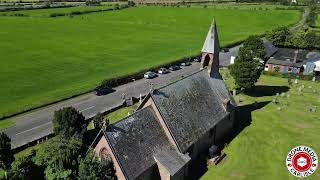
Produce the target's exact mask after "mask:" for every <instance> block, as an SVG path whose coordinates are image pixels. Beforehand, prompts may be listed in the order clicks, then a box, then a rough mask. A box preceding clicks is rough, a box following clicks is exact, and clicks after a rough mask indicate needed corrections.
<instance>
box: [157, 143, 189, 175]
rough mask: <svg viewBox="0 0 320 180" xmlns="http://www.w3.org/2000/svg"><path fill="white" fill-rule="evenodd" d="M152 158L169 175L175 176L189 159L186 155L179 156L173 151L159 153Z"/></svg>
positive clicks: (167, 150)
mask: <svg viewBox="0 0 320 180" xmlns="http://www.w3.org/2000/svg"><path fill="white" fill-rule="evenodd" d="M154 158H155V159H156V160H158V161H159V162H160V163H161V164H162V165H163V166H164V167H165V168H166V169H167V170H168V171H169V173H170V175H174V174H176V173H177V172H178V171H179V170H180V169H181V168H182V167H183V166H184V165H185V164H186V163H188V162H189V161H190V159H191V158H190V157H189V156H188V155H184V154H181V153H180V152H177V151H176V150H174V149H165V150H163V151H160V152H158V153H157V154H155V156H154Z"/></svg>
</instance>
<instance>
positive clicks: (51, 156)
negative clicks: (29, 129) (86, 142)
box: [35, 136, 82, 179]
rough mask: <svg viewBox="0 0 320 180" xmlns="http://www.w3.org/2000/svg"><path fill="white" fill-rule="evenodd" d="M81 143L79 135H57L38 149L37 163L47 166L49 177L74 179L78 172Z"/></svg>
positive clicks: (46, 173)
mask: <svg viewBox="0 0 320 180" xmlns="http://www.w3.org/2000/svg"><path fill="white" fill-rule="evenodd" d="M81 145H82V142H81V139H79V138H77V137H71V138H68V139H66V138H64V137H61V136H56V137H54V138H52V139H50V140H49V141H48V142H46V143H45V144H44V145H43V146H42V147H41V148H40V149H39V150H38V151H37V154H36V157H35V163H36V164H37V165H39V166H43V167H45V175H46V177H47V178H48V179H73V178H75V177H76V174H77V167H78V166H77V165H78V156H79V155H80V152H81Z"/></svg>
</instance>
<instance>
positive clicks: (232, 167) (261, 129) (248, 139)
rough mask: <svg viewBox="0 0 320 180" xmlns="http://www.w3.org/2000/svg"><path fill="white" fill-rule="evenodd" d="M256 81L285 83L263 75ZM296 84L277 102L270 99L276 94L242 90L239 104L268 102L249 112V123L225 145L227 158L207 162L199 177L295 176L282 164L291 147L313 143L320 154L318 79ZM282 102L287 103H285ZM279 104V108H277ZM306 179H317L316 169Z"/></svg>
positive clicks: (263, 83)
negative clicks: (300, 91) (252, 93)
mask: <svg viewBox="0 0 320 180" xmlns="http://www.w3.org/2000/svg"><path fill="white" fill-rule="evenodd" d="M228 81H229V80H228ZM229 82H232V81H229ZM258 84H259V85H264V86H288V83H287V79H285V78H279V77H272V76H265V75H263V76H262V77H261V78H260V80H259V82H258ZM302 84H303V85H304V86H305V88H304V93H303V95H302V96H299V95H298V86H301V85H302ZM298 86H293V87H291V88H290V90H289V91H288V92H287V94H289V95H290V96H289V98H286V97H281V96H280V97H279V98H278V100H279V102H280V103H279V104H273V103H271V102H270V101H272V98H273V97H275V96H264V95H262V94H260V95H261V96H260V97H251V96H247V95H242V94H241V95H240V100H241V101H242V102H241V103H240V104H239V106H240V108H241V106H242V107H243V106H245V105H248V104H252V103H253V102H254V101H257V102H269V103H267V104H266V105H265V106H264V107H262V108H261V109H257V110H254V111H253V112H252V113H251V115H252V121H251V125H249V126H247V127H246V128H245V129H244V130H243V131H242V132H241V133H240V134H239V135H238V136H237V137H236V138H235V139H234V140H233V141H232V142H231V143H230V144H229V146H228V147H227V148H225V150H224V151H225V152H226V154H227V156H226V158H225V159H223V160H222V161H221V163H220V164H219V165H218V166H212V165H209V166H208V168H209V170H208V171H207V172H206V173H205V174H204V175H203V177H202V178H201V179H203V180H211V179H236V180H241V179H246V180H249V179H252V180H258V179H279V180H282V179H297V178H295V177H294V176H293V175H291V174H290V173H289V172H288V170H287V167H286V165H285V159H286V156H287V154H288V152H289V151H290V150H291V149H292V148H293V147H295V146H298V145H306V146H309V147H312V148H313V149H314V150H315V151H316V152H317V153H318V157H320V146H319V139H320V110H319V108H320V106H319V105H320V94H319V92H320V83H319V82H317V83H315V82H311V81H301V82H300V84H299V85H298ZM308 86H311V87H312V89H317V92H318V93H316V94H314V93H312V91H311V89H309V88H308ZM276 88H277V87H274V88H273V89H276ZM269 90H270V89H269ZM264 93H268V92H267V91H265V92H264ZM285 104H288V106H287V107H284V106H285ZM310 106H317V111H316V112H309V111H308V108H309V107H310ZM278 107H281V108H282V110H281V111H280V110H278ZM306 179H314V180H316V179H320V171H319V169H317V171H316V172H315V173H314V174H313V175H311V176H310V177H308V178H306Z"/></svg>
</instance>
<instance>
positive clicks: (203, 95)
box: [92, 19, 236, 180]
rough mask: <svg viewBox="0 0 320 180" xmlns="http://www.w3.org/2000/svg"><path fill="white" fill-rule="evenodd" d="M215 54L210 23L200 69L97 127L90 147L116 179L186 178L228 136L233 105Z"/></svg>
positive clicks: (216, 46)
mask: <svg viewBox="0 0 320 180" xmlns="http://www.w3.org/2000/svg"><path fill="white" fill-rule="evenodd" d="M219 51H220V49H219V39H218V34H217V29H216V24H215V20H214V19H213V22H212V24H211V26H210V29H209V32H208V34H207V37H206V40H205V42H204V45H203V48H202V59H201V69H200V70H199V71H197V72H195V73H193V74H191V75H189V76H186V77H184V78H182V79H180V80H178V81H176V82H173V83H171V84H169V85H166V86H164V87H162V88H159V89H154V90H152V91H151V92H150V93H149V94H148V95H147V96H146V98H145V99H144V100H143V102H142V104H141V105H140V106H139V107H138V109H137V110H136V111H135V112H134V113H133V114H131V115H129V116H127V117H126V118H124V119H122V120H120V121H118V122H116V123H114V124H112V125H110V126H108V127H104V128H102V129H101V131H100V132H99V134H98V135H97V137H96V138H95V140H94V142H93V144H92V146H93V148H94V151H95V153H96V154H97V155H98V156H100V157H101V158H110V159H111V160H112V161H113V164H114V168H115V170H116V176H117V178H118V179H120V180H136V179H143V180H145V179H146V180H147V179H148V180H149V179H150V180H151V179H152V180H154V179H181V180H183V179H188V175H189V174H190V171H192V170H191V169H190V168H189V167H190V165H191V164H192V162H193V160H195V159H196V158H197V157H198V156H199V155H201V154H203V153H207V152H208V149H209V147H211V146H212V145H215V144H219V142H221V140H222V139H223V138H225V137H226V136H228V135H229V134H230V133H231V132H232V130H233V128H234V124H235V122H234V114H235V108H236V103H235V101H234V99H233V98H232V96H231V94H230V93H229V91H228V88H227V86H226V84H225V82H224V81H223V79H222V77H221V75H220V73H219Z"/></svg>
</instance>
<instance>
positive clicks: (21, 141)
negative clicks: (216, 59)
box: [5, 48, 238, 148]
mask: <svg viewBox="0 0 320 180" xmlns="http://www.w3.org/2000/svg"><path fill="white" fill-rule="evenodd" d="M237 49H238V48H231V49H230V52H228V53H221V54H220V64H221V65H228V64H229V62H230V56H231V55H233V54H234V53H235V51H237ZM199 69H200V63H196V62H194V63H192V65H191V66H187V67H182V69H180V70H178V71H173V72H170V73H168V74H165V75H159V76H158V77H157V78H154V79H140V80H136V81H134V82H131V83H128V84H125V85H121V86H118V87H116V88H114V89H115V90H116V91H115V92H113V93H111V94H108V95H104V96H96V95H94V94H93V93H89V94H85V95H82V96H78V97H75V98H72V99H69V100H66V101H62V102H59V103H57V104H53V105H50V106H47V107H44V108H41V109H37V110H34V111H32V112H29V113H25V114H22V115H18V116H15V117H13V118H12V119H14V120H15V121H16V124H15V125H14V126H12V127H10V128H8V129H6V130H5V132H6V133H7V134H8V136H9V137H10V138H11V146H12V148H17V147H20V146H23V145H25V144H28V143H29V142H33V141H36V140H38V139H40V138H42V137H45V136H47V135H49V134H52V133H53V126H52V118H53V114H54V111H55V110H58V109H61V108H63V107H68V106H73V107H75V108H76V109H77V110H79V111H80V112H82V113H83V115H84V116H85V117H86V118H87V119H88V118H91V117H93V116H95V115H96V114H97V113H98V112H105V111H108V110H110V109H113V108H115V107H118V106H120V105H122V104H123V102H124V100H123V94H125V96H126V97H127V98H129V97H136V98H138V97H139V96H140V94H141V95H143V96H144V95H146V94H147V93H148V92H149V91H150V89H151V87H152V88H154V89H155V88H160V87H162V86H165V85H167V84H169V83H172V82H174V81H177V80H179V79H181V78H182V77H183V76H187V75H189V74H192V73H194V72H196V71H198V70H199Z"/></svg>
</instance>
